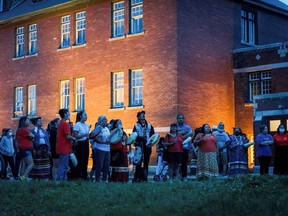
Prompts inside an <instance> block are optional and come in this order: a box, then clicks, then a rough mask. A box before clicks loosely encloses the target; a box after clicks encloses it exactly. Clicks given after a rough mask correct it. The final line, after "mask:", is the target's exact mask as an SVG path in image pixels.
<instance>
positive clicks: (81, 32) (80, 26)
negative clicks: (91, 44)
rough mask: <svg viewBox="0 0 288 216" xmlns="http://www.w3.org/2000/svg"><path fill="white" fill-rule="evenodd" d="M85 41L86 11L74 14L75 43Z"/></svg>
mask: <svg viewBox="0 0 288 216" xmlns="http://www.w3.org/2000/svg"><path fill="white" fill-rule="evenodd" d="M84 43H86V12H85V11H83V12H79V13H77V14H76V45H79V44H84Z"/></svg>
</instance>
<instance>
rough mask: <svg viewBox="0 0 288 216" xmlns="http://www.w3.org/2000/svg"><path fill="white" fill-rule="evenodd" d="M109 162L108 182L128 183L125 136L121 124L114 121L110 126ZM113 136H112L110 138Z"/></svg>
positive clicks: (117, 120) (118, 121) (119, 121)
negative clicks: (110, 170)
mask: <svg viewBox="0 0 288 216" xmlns="http://www.w3.org/2000/svg"><path fill="white" fill-rule="evenodd" d="M111 126H112V127H111V129H112V130H111V136H110V142H111V160H110V166H111V168H112V173H111V178H110V181H112V182H128V181H129V175H128V174H129V173H128V158H127V152H128V149H127V146H126V140H127V135H126V133H125V131H123V126H122V122H121V120H120V119H116V120H114V121H113V122H112V124H111ZM112 135H113V136H112Z"/></svg>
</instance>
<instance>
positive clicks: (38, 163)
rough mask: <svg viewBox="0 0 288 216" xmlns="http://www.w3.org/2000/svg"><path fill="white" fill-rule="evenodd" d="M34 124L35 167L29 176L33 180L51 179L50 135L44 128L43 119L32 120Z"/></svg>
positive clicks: (32, 131)
mask: <svg viewBox="0 0 288 216" xmlns="http://www.w3.org/2000/svg"><path fill="white" fill-rule="evenodd" d="M31 122H32V124H33V125H34V126H35V127H34V128H33V129H32V130H31V133H32V134H33V135H34V136H35V138H34V139H33V146H34V154H33V161H34V166H33V169H32V170H31V172H30V174H29V176H30V177H31V178H33V179H46V180H48V179H49V178H50V167H51V165H50V158H49V157H50V141H49V135H48V133H47V131H46V130H44V129H43V128H42V125H43V122H42V119H41V117H36V118H33V119H31Z"/></svg>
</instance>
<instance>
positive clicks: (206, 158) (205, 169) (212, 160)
mask: <svg viewBox="0 0 288 216" xmlns="http://www.w3.org/2000/svg"><path fill="white" fill-rule="evenodd" d="M196 176H197V179H205V178H210V177H216V176H218V164H217V154H216V152H201V151H200V150H199V152H198V158H197V170H196Z"/></svg>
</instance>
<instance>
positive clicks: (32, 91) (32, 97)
mask: <svg viewBox="0 0 288 216" xmlns="http://www.w3.org/2000/svg"><path fill="white" fill-rule="evenodd" d="M28 115H29V116H33V115H36V85H30V86H28Z"/></svg>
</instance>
